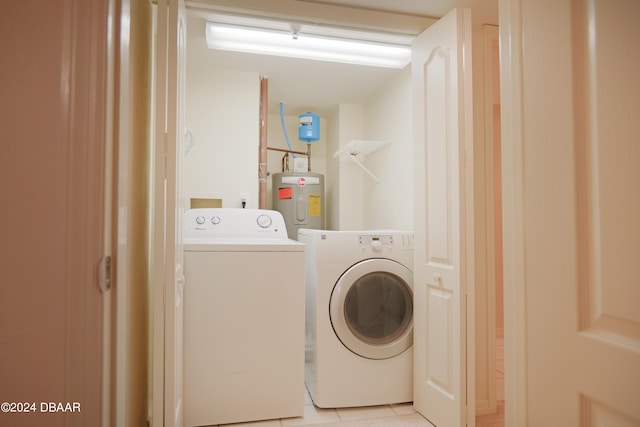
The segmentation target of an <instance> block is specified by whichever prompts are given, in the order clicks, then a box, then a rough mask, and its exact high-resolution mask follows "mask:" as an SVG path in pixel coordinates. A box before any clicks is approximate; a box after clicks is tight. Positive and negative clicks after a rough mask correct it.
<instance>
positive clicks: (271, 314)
mask: <svg viewBox="0 0 640 427" xmlns="http://www.w3.org/2000/svg"><path fill="white" fill-rule="evenodd" d="M304 249H305V246H304V245H303V244H302V243H299V242H296V241H294V240H290V239H288V237H287V230H286V227H285V223H284V219H283V218H282V215H281V214H280V213H279V212H276V211H267V210H258V209H192V210H188V211H186V212H185V215H184V272H185V273H184V274H185V288H184V370H183V372H184V425H185V426H188V427H191V426H202V425H211V424H226V423H236V422H244V421H254V420H264V419H273V418H285V417H295V416H301V415H302V414H303V410H304V269H305V258H304V257H305V253H304Z"/></svg>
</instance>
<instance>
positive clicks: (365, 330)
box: [298, 229, 413, 408]
mask: <svg viewBox="0 0 640 427" xmlns="http://www.w3.org/2000/svg"><path fill="white" fill-rule="evenodd" d="M298 241H300V242H302V243H305V244H306V245H307V249H306V304H305V307H306V322H305V323H306V327H305V329H306V341H305V357H306V358H305V382H306V384H307V388H308V389H309V393H310V395H311V398H312V400H313V403H314V404H315V405H316V406H318V407H320V408H339V407H354V406H372V405H384V404H393V403H402V402H411V401H412V400H413V271H412V269H413V233H412V232H410V231H397V230H375V231H326V230H310V229H302V230H299V231H298Z"/></svg>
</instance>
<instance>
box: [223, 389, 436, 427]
mask: <svg viewBox="0 0 640 427" xmlns="http://www.w3.org/2000/svg"><path fill="white" fill-rule="evenodd" d="M310 425H313V426H314V427H321V426H322V427H325V426H327V427H434V426H433V424H431V423H430V422H429V421H427V420H426V419H424V418H423V417H422V416H421V415H420V414H418V413H417V412H416V411H415V410H414V409H413V404H411V403H406V404H398V405H383V406H370V407H364V408H338V409H320V408H316V407H315V406H314V405H313V402H312V401H311V397H310V396H309V393H308V392H307V391H306V390H305V401H304V415H303V416H302V417H296V418H283V419H280V420H267V421H255V422H251V423H237V424H227V426H233V427H240V426H242V427H294V426H310Z"/></svg>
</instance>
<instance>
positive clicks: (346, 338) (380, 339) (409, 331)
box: [329, 258, 413, 359]
mask: <svg viewBox="0 0 640 427" xmlns="http://www.w3.org/2000/svg"><path fill="white" fill-rule="evenodd" d="M412 287H413V273H412V272H411V271H410V270H409V269H408V268H407V267H405V266H404V265H402V264H400V263H398V262H395V261H391V260H388V259H379V258H372V259H367V260H364V261H361V262H359V263H357V264H355V265H353V266H352V267H350V268H349V269H348V270H347V271H345V272H344V273H343V274H342V276H340V278H339V279H338V282H337V283H336V284H335V286H334V289H333V292H332V294H331V301H330V303H329V312H330V316H331V325H332V326H333V330H334V331H335V333H336V335H337V337H338V338H339V339H340V341H341V342H342V344H344V346H345V347H347V348H348V349H349V350H351V351H352V352H354V353H355V354H358V355H360V356H362V357H366V358H368V359H388V358H391V357H394V356H397V355H398V354H400V353H402V352H404V351H406V350H407V349H408V348H410V347H411V345H412V344H413V291H412Z"/></svg>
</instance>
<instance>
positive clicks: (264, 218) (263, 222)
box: [256, 214, 273, 228]
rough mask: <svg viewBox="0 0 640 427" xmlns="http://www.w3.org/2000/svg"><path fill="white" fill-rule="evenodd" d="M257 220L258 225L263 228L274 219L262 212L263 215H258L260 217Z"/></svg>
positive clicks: (268, 225)
mask: <svg viewBox="0 0 640 427" xmlns="http://www.w3.org/2000/svg"><path fill="white" fill-rule="evenodd" d="M256 221H257V223H258V225H259V226H260V227H262V228H268V227H270V226H271V224H272V223H273V220H272V219H271V217H270V216H269V215H267V214H262V215H260V216H258V219H257V220H256Z"/></svg>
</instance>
